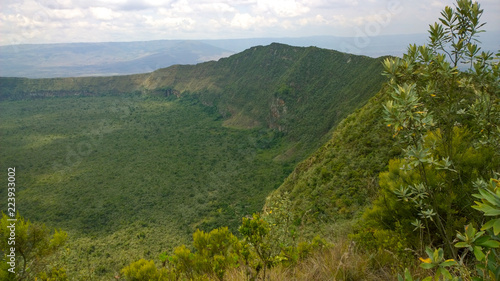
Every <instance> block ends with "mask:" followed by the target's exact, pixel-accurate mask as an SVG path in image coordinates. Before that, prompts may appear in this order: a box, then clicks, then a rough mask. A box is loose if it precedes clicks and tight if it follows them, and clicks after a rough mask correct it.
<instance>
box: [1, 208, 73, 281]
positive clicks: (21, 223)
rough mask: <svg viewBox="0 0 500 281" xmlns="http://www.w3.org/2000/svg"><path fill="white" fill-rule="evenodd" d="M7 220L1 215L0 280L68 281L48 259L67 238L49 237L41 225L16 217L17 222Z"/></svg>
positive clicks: (55, 234)
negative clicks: (38, 280)
mask: <svg viewBox="0 0 500 281" xmlns="http://www.w3.org/2000/svg"><path fill="white" fill-rule="evenodd" d="M10 219H11V218H10V217H8V216H7V215H6V214H4V213H3V212H2V219H1V221H0V254H1V255H2V260H1V265H0V268H1V269H2V270H1V271H0V280H34V279H35V278H41V280H46V278H48V276H53V275H54V276H56V275H57V276H58V278H57V280H61V281H62V280H67V279H66V273H65V270H64V268H62V267H60V266H59V267H58V264H57V262H54V260H53V259H51V258H52V257H53V256H55V255H56V254H57V253H58V252H60V248H62V247H63V246H64V245H65V243H66V241H67V238H68V234H67V233H66V232H64V231H60V230H59V231H58V230H55V231H54V232H53V233H52V231H50V230H49V229H48V228H47V227H46V226H45V225H44V224H40V223H31V222H30V221H29V220H25V219H24V218H23V217H22V216H20V215H19V213H18V214H17V215H16V217H15V220H16V221H12V220H10ZM12 238H13V239H12ZM12 249H14V251H12ZM47 272H48V273H47Z"/></svg>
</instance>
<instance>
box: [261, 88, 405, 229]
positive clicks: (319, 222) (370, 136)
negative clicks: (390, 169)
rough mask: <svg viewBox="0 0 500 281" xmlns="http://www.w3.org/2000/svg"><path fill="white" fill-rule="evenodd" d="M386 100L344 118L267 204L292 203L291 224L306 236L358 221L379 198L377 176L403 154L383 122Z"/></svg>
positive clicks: (373, 101) (383, 97) (382, 97)
mask: <svg viewBox="0 0 500 281" xmlns="http://www.w3.org/2000/svg"><path fill="white" fill-rule="evenodd" d="M386 100H387V96H386V94H384V93H383V92H380V93H378V94H377V95H376V96H375V97H373V98H371V99H370V101H369V102H368V103H367V104H366V105H365V106H364V107H362V108H360V109H358V110H356V111H355V112H353V113H352V114H351V115H349V116H348V117H347V118H345V119H344V120H343V121H342V122H341V123H340V124H339V125H338V126H337V127H336V129H335V131H334V132H333V135H332V137H331V139H330V140H329V141H327V142H326V143H325V144H324V145H323V146H321V147H320V148H319V149H318V150H316V151H315V152H314V153H312V154H311V155H310V156H309V157H308V158H307V159H306V160H304V161H302V162H301V163H299V164H298V165H297V166H296V167H295V169H294V171H293V172H292V173H291V174H290V176H288V177H287V179H286V180H285V181H284V183H283V184H282V185H281V186H280V187H279V188H278V189H277V190H276V191H274V192H273V193H272V194H271V195H270V196H269V197H268V199H267V202H266V205H267V206H272V205H273V204H275V201H276V198H280V197H281V198H283V197H287V198H288V199H289V200H291V202H292V206H291V212H292V213H293V217H294V220H295V221H296V223H297V224H300V225H301V228H302V231H303V234H304V235H306V236H314V235H317V234H318V232H321V231H331V230H332V229H331V227H332V225H333V226H334V225H335V224H336V223H342V222H343V221H346V220H351V219H352V218H353V217H356V215H357V214H359V212H360V211H362V210H363V209H364V207H365V206H367V204H369V203H370V202H371V201H372V199H373V197H374V196H375V195H376V194H377V192H378V175H379V173H380V172H382V171H383V170H385V169H386V167H387V163H388V162H389V159H392V158H394V157H396V156H397V155H399V154H400V153H401V151H400V149H399V148H398V146H395V142H394V140H393V138H392V137H391V135H392V133H391V130H390V128H388V127H387V126H386V125H385V124H384V119H383V114H382V110H383V107H382V105H383V104H384V102H385V101H386ZM325 234H326V233H325ZM329 235H331V233H330V234H329Z"/></svg>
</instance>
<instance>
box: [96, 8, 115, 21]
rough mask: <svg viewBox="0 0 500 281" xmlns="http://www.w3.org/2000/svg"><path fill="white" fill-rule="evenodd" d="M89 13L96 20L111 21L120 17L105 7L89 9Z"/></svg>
mask: <svg viewBox="0 0 500 281" xmlns="http://www.w3.org/2000/svg"><path fill="white" fill-rule="evenodd" d="M89 10H90V13H91V14H92V15H93V16H94V18H96V19H98V20H112V19H114V18H118V17H120V16H121V14H120V13H117V12H114V11H113V10H111V9H109V8H106V7H90V8H89Z"/></svg>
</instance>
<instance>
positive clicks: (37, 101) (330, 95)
mask: <svg viewBox="0 0 500 281" xmlns="http://www.w3.org/2000/svg"><path fill="white" fill-rule="evenodd" d="M380 72H381V59H372V58H368V57H359V56H354V55H348V54H343V53H339V52H335V51H329V50H322V49H318V48H313V47H311V48H298V47H290V46H286V45H281V44H272V45H270V46H259V47H254V48H251V49H249V50H247V51H245V52H242V53H240V54H236V55H233V56H231V57H229V58H225V59H221V60H219V61H218V62H207V63H202V64H198V65H176V66H172V67H169V68H166V69H160V70H157V71H155V72H152V73H146V74H140V75H127V76H112V77H80V78H51V79H25V78H0V100H1V101H0V120H2V122H1V123H0V131H1V132H2V137H1V138H0V147H2V149H1V150H0V168H1V169H4V168H5V169H6V168H7V167H10V166H16V167H17V169H18V170H19V172H18V178H16V180H18V181H19V182H18V184H19V186H23V187H24V188H23V189H21V190H19V192H18V193H17V194H16V197H17V198H16V199H18V200H17V202H18V203H19V206H17V207H18V209H19V210H20V212H21V213H22V215H24V216H26V217H27V218H29V219H32V220H36V221H41V222H45V223H47V224H48V225H49V226H51V227H57V228H63V229H65V230H67V231H68V232H69V233H70V236H71V237H73V238H72V241H71V242H72V243H73V244H72V245H73V246H72V247H74V248H73V249H74V253H73V254H72V255H71V257H70V260H71V264H72V266H73V267H72V268H70V270H71V271H73V272H75V271H78V270H81V269H82V265H81V264H85V263H89V262H90V263H92V264H93V265H89V266H83V267H85V268H91V267H92V266H94V267H97V269H96V271H98V272H99V273H98V274H97V275H98V276H99V278H104V279H106V278H107V279H110V278H108V277H110V276H114V275H113V274H114V271H115V270H119V269H121V268H123V266H124V265H125V264H127V263H129V262H131V261H132V260H137V259H138V258H140V257H146V258H151V257H156V256H157V254H158V253H160V252H162V251H165V250H169V249H171V248H172V247H173V246H176V245H179V244H181V243H185V242H186V241H187V240H189V239H190V237H191V234H192V233H193V231H194V230H195V229H197V228H200V229H203V230H210V229H212V228H215V227H219V226H223V225H226V226H229V227H230V229H232V230H233V231H235V229H236V227H237V226H238V225H239V223H240V220H241V217H243V216H245V215H248V214H251V213H252V212H255V211H258V210H260V209H261V208H262V206H263V204H264V201H265V198H266V196H268V195H269V194H270V192H271V191H273V190H275V189H276V188H277V187H278V186H279V185H280V184H281V183H282V181H283V180H284V179H285V178H286V176H287V175H288V174H289V173H290V172H291V170H292V169H293V167H294V166H295V164H296V163H297V162H298V161H301V160H303V159H305V157H306V156H308V155H309V153H311V152H312V151H314V150H315V149H317V148H318V147H319V146H320V145H321V144H322V142H323V141H326V140H327V139H330V138H331V134H330V132H331V130H332V128H333V127H335V126H336V125H337V124H338V123H339V122H340V121H341V120H342V119H343V118H344V117H345V116H347V115H348V114H350V113H351V112H352V111H354V110H355V109H356V108H359V107H360V106H362V105H363V104H364V103H366V101H367V100H368V99H369V98H370V97H371V96H373V94H374V93H376V92H377V91H378V90H379V88H380V86H381V84H382V83H383V77H382V76H381V75H380ZM16 171H17V170H16ZM5 191H6V190H0V194H3V193H4V192H5ZM85 257H87V258H88V259H87V260H84V259H85Z"/></svg>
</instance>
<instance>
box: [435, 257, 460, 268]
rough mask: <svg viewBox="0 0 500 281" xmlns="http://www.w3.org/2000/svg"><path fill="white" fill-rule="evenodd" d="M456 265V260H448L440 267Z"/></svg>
mask: <svg viewBox="0 0 500 281" xmlns="http://www.w3.org/2000/svg"><path fill="white" fill-rule="evenodd" d="M454 265H457V262H456V261H455V260H453V259H451V260H447V261H444V262H442V263H441V264H440V265H439V266H442V267H448V266H454Z"/></svg>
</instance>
